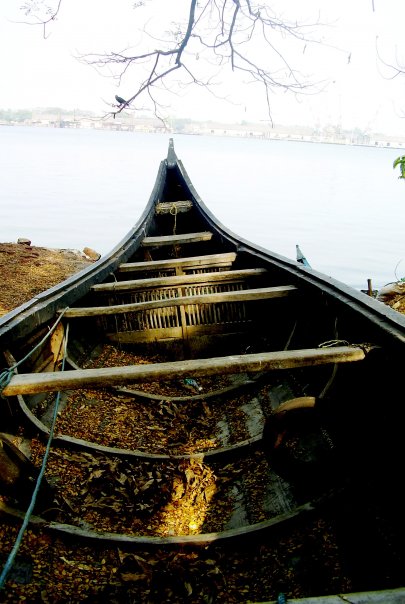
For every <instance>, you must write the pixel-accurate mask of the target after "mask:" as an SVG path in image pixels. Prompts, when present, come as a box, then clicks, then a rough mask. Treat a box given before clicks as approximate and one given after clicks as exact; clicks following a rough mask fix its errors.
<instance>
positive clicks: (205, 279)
mask: <svg viewBox="0 0 405 604" xmlns="http://www.w3.org/2000/svg"><path fill="white" fill-rule="evenodd" d="M266 273H267V270H266V269H265V268H245V269H241V270H239V271H221V272H215V273H201V274H198V275H173V276H170V277H152V278H150V279H132V280H131V281H114V282H113V283H99V284H97V285H93V286H92V289H93V290H94V291H97V292H108V291H127V290H131V291H137V290H143V289H150V288H155V287H179V286H181V285H193V284H201V283H207V284H211V283H225V282H229V281H243V280H244V279H254V278H255V277H263V276H264V275H265V274H266Z"/></svg>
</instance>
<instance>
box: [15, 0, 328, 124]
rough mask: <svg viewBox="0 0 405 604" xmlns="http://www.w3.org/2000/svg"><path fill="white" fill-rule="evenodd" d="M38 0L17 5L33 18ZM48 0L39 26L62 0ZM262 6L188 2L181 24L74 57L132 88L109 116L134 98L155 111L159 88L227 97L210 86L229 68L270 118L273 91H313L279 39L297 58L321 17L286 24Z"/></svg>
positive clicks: (224, 0) (233, 0)
mask: <svg viewBox="0 0 405 604" xmlns="http://www.w3.org/2000/svg"><path fill="white" fill-rule="evenodd" d="M45 1H46V0H25V2H26V3H25V5H24V7H23V10H25V11H26V14H29V15H30V16H33V15H34V14H35V16H36V18H38V17H37V12H38V8H39V7H40V6H41V8H42V10H43V9H44V7H45V6H48V5H45V4H44V3H45ZM47 1H48V2H50V1H51V0H47ZM54 1H55V2H57V6H56V9H55V10H54V11H53V12H51V13H50V14H49V15H46V19H43V21H42V24H43V27H44V28H45V27H46V25H47V24H48V23H49V22H50V21H52V20H54V19H55V18H56V16H57V14H58V12H59V9H60V6H61V3H62V0H54ZM149 1H150V2H151V3H153V2H152V1H151V0H149ZM145 2H146V0H144V1H138V2H135V3H134V4H133V7H134V8H140V7H142V6H144V5H145ZM269 4H270V2H266V1H265V0H259V1H254V0H199V1H198V0H189V2H188V13H187V16H186V17H185V19H184V22H183V23H173V22H172V23H171V24H170V27H171V30H170V31H168V32H166V33H165V34H164V35H163V34H161V33H160V34H158V35H156V33H153V32H152V31H147V30H146V29H144V30H143V39H142V41H141V42H140V43H138V45H137V47H136V48H135V49H134V48H127V49H124V50H121V51H118V52H117V51H111V52H106V53H97V52H95V53H91V54H84V55H81V56H79V57H77V58H78V59H79V60H80V61H82V62H84V63H86V64H88V65H91V66H93V67H94V68H95V69H96V70H97V71H98V72H99V73H101V74H103V75H107V76H108V77H112V78H113V79H115V80H116V82H117V83H118V84H119V85H122V84H124V83H125V84H126V85H127V86H128V87H129V88H132V92H131V93H130V94H127V95H124V98H125V99H126V100H125V102H124V103H118V105H115V104H112V105H111V106H112V107H113V110H112V111H110V112H109V114H110V115H113V116H114V117H115V116H116V115H117V114H119V113H121V112H122V111H124V110H128V109H130V108H131V109H133V110H136V109H137V103H138V102H139V101H140V100H141V99H145V100H146V99H149V101H150V103H151V104H152V108H153V111H154V113H155V115H156V116H158V117H161V111H160V109H161V108H163V102H162V98H163V93H164V94H167V92H168V91H169V92H171V93H172V94H179V92H180V91H181V90H184V88H185V87H186V86H189V85H197V86H203V87H205V88H206V89H207V90H210V92H211V93H213V94H214V96H217V98H226V97H224V96H222V97H220V96H219V95H217V94H216V93H215V86H217V87H218V86H219V76H220V72H224V73H225V72H226V69H229V71H230V72H231V73H232V74H233V75H234V77H238V78H239V80H238V82H240V83H241V85H243V84H244V83H249V84H252V83H253V84H259V85H260V86H262V88H263V89H264V98H265V102H266V104H267V109H268V113H269V117H270V118H271V103H270V98H271V93H272V92H273V91H275V90H277V89H282V90H285V91H290V92H293V93H304V92H306V91H307V90H312V88H311V86H312V84H310V83H309V82H308V81H307V79H306V78H305V77H304V75H302V74H301V73H300V72H299V71H297V70H296V69H294V68H293V66H292V65H291V64H290V54H291V51H290V49H289V48H288V47H287V44H286V42H289V43H290V42H291V41H292V42H294V43H295V45H296V46H298V48H297V49H296V51H295V52H296V54H295V56H296V57H297V56H298V55H302V53H303V49H304V50H305V48H306V46H307V45H308V44H310V43H311V42H315V43H318V41H317V40H316V39H313V31H312V30H313V29H314V27H315V26H316V27H317V26H319V25H320V23H319V22H317V23H314V24H298V23H296V22H288V21H287V20H285V19H281V18H278V17H277V16H276V15H275V14H274V13H273V11H272V10H271V8H270V6H269ZM48 8H49V7H48ZM151 23H152V21H151ZM152 25H153V23H152ZM148 27H149V26H148ZM44 31H45V29H44ZM176 72H177V73H178V74H179V78H178V79H177V80H176V79H174V74H175V73H176ZM207 74H209V75H207ZM214 76H215V77H214ZM216 78H217V79H216ZM227 96H228V95H227ZM120 98H121V97H120ZM121 100H123V99H121Z"/></svg>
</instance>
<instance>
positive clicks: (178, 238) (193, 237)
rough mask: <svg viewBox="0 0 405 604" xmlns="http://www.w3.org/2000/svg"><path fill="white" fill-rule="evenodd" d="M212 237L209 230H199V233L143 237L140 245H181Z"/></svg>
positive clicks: (207, 239)
mask: <svg viewBox="0 0 405 604" xmlns="http://www.w3.org/2000/svg"><path fill="white" fill-rule="evenodd" d="M210 239H212V233H211V232H210V231H201V232H199V233H184V234H183V235H162V236H160V237H145V238H144V239H143V240H142V243H141V246H142V247H162V246H165V245H182V244H183V243H198V242H200V241H209V240H210Z"/></svg>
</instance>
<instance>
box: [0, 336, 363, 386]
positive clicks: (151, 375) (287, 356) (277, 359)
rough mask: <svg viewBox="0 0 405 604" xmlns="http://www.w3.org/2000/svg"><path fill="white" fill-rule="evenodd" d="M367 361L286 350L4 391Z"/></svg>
mask: <svg viewBox="0 0 405 604" xmlns="http://www.w3.org/2000/svg"><path fill="white" fill-rule="evenodd" d="M364 358H365V352H364V350H363V348H360V347H358V346H339V347H336V348H310V349H305V350H282V351H277V352H263V353H259V354H247V355H234V356H227V357H214V358H209V359H193V360H186V361H175V362H171V363H170V362H169V363H153V364H149V365H130V366H124V367H108V368H102V369H82V370H80V371H75V370H69V371H61V372H55V373H33V374H19V375H14V376H13V377H12V378H11V380H10V382H9V384H8V385H7V386H6V387H5V388H4V390H3V393H2V394H3V395H4V396H15V395H16V394H34V393H37V392H55V391H58V390H67V389H78V388H88V387H90V388H91V387H105V386H114V385H115V384H117V385H118V384H122V385H124V384H128V383H131V382H154V381H157V380H167V379H168V380H170V379H173V378H174V377H176V379H182V378H186V377H201V376H208V375H218V374H221V375H224V374H232V373H240V372H259V371H260V372H261V371H270V370H278V369H293V368H299V367H308V366H316V365H325V364H328V363H348V362H352V361H360V360H363V359H364Z"/></svg>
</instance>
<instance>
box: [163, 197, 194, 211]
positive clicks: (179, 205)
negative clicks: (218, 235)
mask: <svg viewBox="0 0 405 604" xmlns="http://www.w3.org/2000/svg"><path fill="white" fill-rule="evenodd" d="M192 207H193V202H192V201H190V200H185V199H181V200H180V201H158V203H157V204H156V207H155V213H156V214H181V213H182V212H189V211H190V210H191V208H192Z"/></svg>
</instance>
